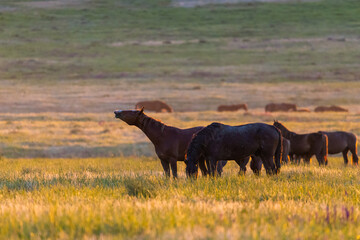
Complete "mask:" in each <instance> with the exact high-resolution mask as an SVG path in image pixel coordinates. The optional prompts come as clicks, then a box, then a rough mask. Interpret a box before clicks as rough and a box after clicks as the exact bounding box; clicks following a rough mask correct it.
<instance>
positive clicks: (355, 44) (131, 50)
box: [0, 0, 360, 239]
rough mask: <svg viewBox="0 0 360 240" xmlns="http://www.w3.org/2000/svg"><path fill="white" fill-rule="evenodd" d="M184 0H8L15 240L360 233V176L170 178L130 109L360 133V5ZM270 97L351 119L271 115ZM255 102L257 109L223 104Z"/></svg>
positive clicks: (294, 169)
mask: <svg viewBox="0 0 360 240" xmlns="http://www.w3.org/2000/svg"><path fill="white" fill-rule="evenodd" d="M174 4H176V3H174V2H172V1H169V0H151V1H149V0H119V1H116V0H103V1H96V0H72V1H70V0H54V1H33V0H11V1H10V0H9V1H6V0H4V1H1V2H0V163H1V168H0V239H275V238H278V239H360V227H359V226H360V204H359V199H360V190H359V184H360V177H359V176H360V172H359V171H360V170H359V168H358V167H356V166H352V165H351V166H348V167H345V166H344V164H343V160H342V158H341V157H340V156H339V155H335V156H330V157H329V165H328V166H327V167H318V166H317V163H316V160H315V159H313V162H312V163H311V164H310V165H309V166H304V165H300V166H296V165H285V166H283V167H282V169H281V173H280V174H279V175H278V176H274V177H268V176H266V175H265V173H264V171H263V172H262V175H261V176H260V177H255V176H254V175H253V174H252V173H251V171H248V172H247V173H246V175H245V176H238V175H237V173H238V167H237V166H236V164H235V163H233V162H232V163H230V164H229V165H227V166H226V167H225V169H224V170H225V172H224V176H223V177H221V178H214V179H213V178H199V179H198V180H196V181H194V180H189V179H186V177H185V174H184V172H185V166H184V163H179V164H178V165H179V166H178V167H179V179H177V180H173V179H168V178H165V177H164V176H163V171H162V167H161V164H160V161H159V160H158V159H157V157H156V156H155V153H154V149H153V146H152V145H151V143H150V142H149V140H148V139H147V138H146V136H144V134H143V133H142V132H141V131H140V130H139V129H137V128H135V127H131V126H128V125H126V124H125V123H123V122H121V121H120V120H118V119H115V118H114V115H113V111H114V110H115V109H132V108H133V107H134V105H135V103H136V102H137V101H140V100H150V99H161V100H164V101H166V102H167V103H169V104H170V105H171V106H173V108H174V110H175V112H174V113H172V114H166V113H157V114H155V113H148V114H149V115H150V116H152V117H154V118H157V119H161V120H162V121H163V122H164V123H166V124H169V125H174V126H177V127H181V128H186V127H192V126H199V125H207V124H209V123H211V122H213V121H219V122H223V123H226V124H232V125H235V124H244V123H249V122H265V123H269V124H271V123H272V121H273V120H274V119H277V120H279V121H282V122H283V123H284V124H285V125H286V126H287V127H289V128H290V129H291V130H293V131H296V132H298V133H306V132H312V131H318V130H328V131H331V130H344V131H350V132H353V133H355V134H357V135H358V136H359V135H360V105H359V101H360V95H359V94H358V92H359V89H360V68H359V64H358V62H359V58H360V47H359V46H360V44H359V43H360V18H359V16H358V15H359V12H360V2H359V1H358V0H323V1H291V2H286V1H285V2H282V3H278V2H272V3H256V2H247V3H239V4H224V5H206V6H201V7H194V8H180V7H173V6H174ZM269 102H291V103H296V104H297V105H298V106H299V107H306V108H309V109H310V110H313V109H314V108H315V107H316V106H318V105H331V104H336V105H341V106H343V107H346V108H348V109H349V111H350V112H349V113H326V114H319V113H313V112H312V113H276V114H267V113H265V112H264V106H265V104H267V103H269ZM234 103H247V104H248V106H249V112H247V113H244V112H235V113H226V114H225V113H218V112H215V110H216V108H217V106H218V105H220V104H234Z"/></svg>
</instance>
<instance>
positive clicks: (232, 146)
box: [185, 123, 283, 177]
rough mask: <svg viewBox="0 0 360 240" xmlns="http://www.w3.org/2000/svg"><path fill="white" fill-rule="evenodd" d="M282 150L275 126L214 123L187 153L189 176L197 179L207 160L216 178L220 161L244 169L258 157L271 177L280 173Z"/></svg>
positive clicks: (200, 135)
mask: <svg viewBox="0 0 360 240" xmlns="http://www.w3.org/2000/svg"><path fill="white" fill-rule="evenodd" d="M282 148H283V147H282V138H281V133H280V131H279V130H278V129H277V128H275V127H274V126H271V125H267V124H264V123H252V124H246V125H240V126H229V125H224V124H221V123H212V124H210V125H209V126H207V127H205V128H203V129H202V130H201V131H199V132H198V133H197V134H196V135H195V136H194V137H193V139H192V140H191V142H190V144H189V147H188V150H187V153H186V160H185V161H186V162H187V166H186V173H187V175H188V176H195V177H196V176H197V174H198V164H199V162H200V161H201V159H202V158H203V157H205V159H206V161H207V162H208V163H209V164H208V166H209V172H210V175H212V176H214V175H215V171H216V168H217V162H218V161H219V160H235V161H236V162H237V163H238V164H239V165H240V167H244V166H245V165H246V164H247V161H248V160H249V156H252V155H255V156H258V157H260V158H261V160H262V162H263V164H264V167H265V169H266V173H267V174H269V175H271V174H277V173H278V172H279V171H280V167H281V155H282ZM274 155H275V164H274V159H273V157H274Z"/></svg>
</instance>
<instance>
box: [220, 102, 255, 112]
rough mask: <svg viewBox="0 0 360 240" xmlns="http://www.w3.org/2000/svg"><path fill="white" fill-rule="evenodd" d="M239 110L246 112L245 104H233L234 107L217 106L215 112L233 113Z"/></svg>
mask: <svg viewBox="0 0 360 240" xmlns="http://www.w3.org/2000/svg"><path fill="white" fill-rule="evenodd" d="M240 109H243V110H245V111H247V110H248V107H247V104H245V103H242V104H234V105H220V106H218V108H217V111H218V112H235V111H238V110H240Z"/></svg>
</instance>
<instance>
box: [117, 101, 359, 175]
mask: <svg viewBox="0 0 360 240" xmlns="http://www.w3.org/2000/svg"><path fill="white" fill-rule="evenodd" d="M114 113H115V117H116V118H119V119H121V120H122V121H124V122H126V123H127V124H128V125H133V126H136V127H138V128H139V129H140V130H142V131H143V132H144V134H145V135H146V136H147V137H148V138H149V139H150V141H151V142H152V143H153V144H154V146H155V152H156V154H157V156H158V157H159V159H160V161H161V165H162V166H163V169H164V172H165V174H166V176H170V168H171V171H172V174H173V177H174V178H176V177H177V162H178V161H184V162H185V163H186V174H187V176H190V177H196V176H198V169H199V168H200V171H201V172H202V174H203V175H208V174H209V175H211V176H214V175H215V174H216V173H217V174H218V175H221V172H222V168H223V167H224V166H225V165H226V162H227V160H235V162H236V163H237V164H238V165H239V167H240V172H239V174H243V173H245V171H246V165H247V164H248V162H249V160H250V158H251V162H250V168H251V170H252V171H253V172H254V174H256V175H259V174H260V171H261V167H262V165H264V168H265V170H266V173H267V174H268V175H273V174H278V173H279V172H280V168H281V163H287V161H288V158H290V160H291V161H292V162H297V163H299V161H300V159H301V158H303V159H304V163H310V159H311V157H312V156H314V155H315V156H316V159H317V161H318V163H319V165H324V166H325V165H327V163H328V159H327V155H328V153H329V154H336V153H342V154H343V157H344V162H345V164H347V163H348V158H347V153H348V151H350V152H351V153H352V162H353V163H354V164H356V165H357V164H358V156H357V138H356V136H355V135H354V134H352V133H348V132H342V131H337V132H321V131H319V132H314V133H308V134H297V133H295V132H292V131H290V130H288V129H287V128H286V127H285V126H284V125H283V124H281V123H280V122H278V121H274V124H273V125H268V124H265V123H251V124H245V125H240V126H229V125H224V124H221V123H216V122H215V123H212V124H210V125H208V126H206V127H204V126H197V127H193V128H187V129H179V128H176V127H172V126H167V125H165V124H164V123H162V122H161V121H158V120H155V119H153V118H151V117H149V116H147V115H146V114H145V113H144V107H142V109H141V110H126V111H121V110H117V111H115V112H114Z"/></svg>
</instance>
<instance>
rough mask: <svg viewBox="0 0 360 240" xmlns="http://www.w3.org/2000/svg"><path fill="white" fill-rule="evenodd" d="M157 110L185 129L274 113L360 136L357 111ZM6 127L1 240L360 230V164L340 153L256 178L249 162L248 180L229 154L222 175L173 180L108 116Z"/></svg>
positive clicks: (333, 235)
mask: <svg viewBox="0 0 360 240" xmlns="http://www.w3.org/2000/svg"><path fill="white" fill-rule="evenodd" d="M149 115H150V116H154V117H156V118H160V119H162V120H163V121H164V122H165V123H168V124H170V125H176V126H179V127H189V126H194V125H205V124H209V123H210V122H211V121H220V122H224V123H228V124H242V123H247V122H256V121H260V122H268V123H271V121H272V119H274V118H275V119H278V120H280V121H282V122H284V123H285V124H286V125H287V126H288V127H289V128H291V129H293V130H294V131H297V132H299V133H304V132H308V131H315V130H317V129H325V130H334V129H340V130H347V131H352V132H354V133H356V134H358V135H359V133H360V115H359V114H357V113H349V114H347V113H345V114H344V113H337V114H336V113H335V114H334V113H328V114H316V113H278V114H265V113H263V112H262V111H258V112H257V111H253V112H250V113H243V112H237V113H228V114H226V115H224V114H220V113H216V112H192V113H174V114H165V113H161V114H151V113H150V114H149ZM0 133H1V134H0V135H1V136H2V149H3V150H2V153H3V156H4V154H5V155H6V156H4V157H3V158H2V159H1V160H0V162H1V166H2V167H1V169H0V213H1V217H0V225H1V226H2V227H1V228H0V238H9V237H12V238H27V239H32V238H35V239H37V238H40V239H42V238H62V239H68V238H71V239H72V238H93V237H101V238H105V239H107V238H116V239H122V238H123V239H128V238H136V239H139V238H140V239H149V238H150V239H215V238H216V239H274V238H281V239H356V237H359V235H360V227H359V226H360V204H359V199H360V190H359V183H360V169H359V168H358V167H355V166H348V167H345V166H344V165H343V160H342V158H341V157H339V156H330V158H329V165H328V166H327V167H318V166H317V163H316V160H315V159H313V162H312V163H311V164H310V166H304V165H300V166H297V165H285V166H283V168H282V169H281V173H280V174H279V175H278V176H274V177H268V176H266V175H265V173H264V170H263V172H262V175H261V176H260V177H255V176H254V175H253V174H252V172H251V171H250V170H249V169H248V171H247V173H246V176H238V175H237V172H238V167H237V166H236V164H235V163H234V162H231V163H230V164H228V165H227V166H226V167H225V168H224V170H225V171H224V176H223V177H221V178H216V179H212V178H202V177H200V178H199V179H198V180H196V181H194V180H189V179H186V177H185V174H184V172H185V164H184V163H181V162H179V163H178V167H179V175H180V177H179V179H178V180H173V179H168V178H165V177H164V176H163V170H162V167H161V164H160V161H159V160H158V159H157V158H156V157H155V154H154V150H153V148H152V145H151V144H150V143H149V142H148V140H147V139H146V137H145V136H144V134H143V133H142V132H141V131H140V130H139V129H137V128H135V127H131V126H128V125H126V124H125V123H123V122H121V121H120V120H118V119H114V118H113V116H112V115H110V114H108V115H105V116H103V114H46V113H44V114H35V115H34V114H2V115H1V120H0ZM15 136H16V137H15ZM35 136H36V137H35ZM129 146H132V148H129ZM110 150H112V151H110ZM101 154H104V155H106V154H107V155H106V156H108V157H99V155H101ZM136 154H137V155H138V156H134V155H136ZM26 155H28V156H26ZM146 155H147V156H148V157H145V156H146ZM29 156H30V157H31V158H24V157H29ZM59 156H60V157H65V158H56V157H59ZM66 156H68V157H71V158H66ZM13 157H16V158H13ZM19 157H21V158H19ZM79 157H81V158H79Z"/></svg>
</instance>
